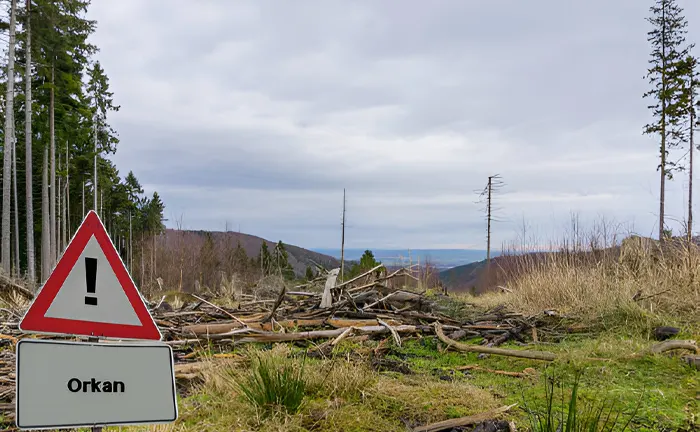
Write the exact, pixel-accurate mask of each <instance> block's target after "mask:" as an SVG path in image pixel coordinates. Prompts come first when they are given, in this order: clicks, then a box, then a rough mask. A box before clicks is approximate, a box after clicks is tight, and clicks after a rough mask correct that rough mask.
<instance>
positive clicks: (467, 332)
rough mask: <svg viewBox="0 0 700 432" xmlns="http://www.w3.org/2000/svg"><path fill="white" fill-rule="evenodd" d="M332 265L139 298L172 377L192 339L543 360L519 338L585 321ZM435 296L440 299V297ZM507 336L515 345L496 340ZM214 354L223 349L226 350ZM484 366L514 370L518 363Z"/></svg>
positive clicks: (12, 331)
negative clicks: (470, 305) (428, 339)
mask: <svg viewBox="0 0 700 432" xmlns="http://www.w3.org/2000/svg"><path fill="white" fill-rule="evenodd" d="M338 272H339V271H338V269H334V270H331V271H330V272H324V273H323V274H321V275H320V276H319V277H318V278H317V279H315V280H313V281H310V282H308V283H306V284H304V285H299V286H295V287H289V289H288V287H287V286H285V285H284V283H281V285H282V286H281V287H280V288H279V291H278V292H277V293H276V294H274V292H273V294H272V296H271V298H246V296H245V295H243V294H241V295H240V296H239V297H240V298H238V299H236V300H238V301H237V302H233V305H232V306H228V307H224V306H221V305H219V304H215V303H216V302H215V301H214V300H213V299H207V298H206V295H204V294H199V295H198V294H196V293H194V294H186V295H184V297H186V298H188V300H187V301H184V302H183V301H180V302H179V303H180V304H179V305H175V302H173V304H170V303H168V302H166V301H165V297H163V298H161V299H160V300H159V301H156V302H153V303H150V302H146V304H147V306H148V308H149V310H150V312H151V314H152V316H153V318H154V320H155V322H156V324H157V325H158V326H159V328H160V331H161V333H162V334H163V341H164V343H166V344H168V345H170V346H172V347H173V352H174V360H175V363H176V366H175V368H176V378H178V380H179V381H180V380H190V379H193V378H196V377H197V373H198V370H199V369H200V366H202V365H203V363H202V362H199V361H198V359H197V357H198V356H199V351H201V347H202V346H207V347H209V348H211V347H212V346H218V347H219V348H221V351H230V348H231V347H233V346H237V345H242V344H248V343H279V342H289V343H305V342H307V341H320V344H318V343H315V344H314V347H313V350H314V351H315V352H320V353H324V352H328V351H332V350H333V347H335V346H336V345H338V344H339V343H340V342H341V341H343V340H350V339H352V340H356V341H364V340H367V339H370V338H380V339H382V340H384V341H388V340H393V341H394V342H395V344H396V345H398V346H401V345H402V343H403V342H404V341H405V340H406V339H407V338H412V337H425V336H426V335H430V336H436V337H437V338H438V339H439V341H440V342H441V343H442V344H443V345H444V346H446V347H447V348H452V349H456V350H459V351H463V352H477V353H480V355H482V356H483V355H503V356H511V357H519V358H527V359H533V360H541V361H553V360H555V359H556V358H557V355H556V354H555V353H552V352H548V351H537V350H532V349H528V348H529V347H530V346H531V345H534V344H540V343H541V342H545V341H546V342H551V341H556V340H557V338H558V337H561V336H563V335H566V334H569V333H571V332H581V331H582V330H583V331H585V328H581V327H577V326H575V325H571V324H570V322H569V321H568V320H566V317H562V316H559V315H558V314H557V313H556V312H553V311H545V312H543V313H541V314H539V315H536V316H524V315H522V314H519V313H512V312H510V311H508V310H506V308H505V307H503V306H500V307H496V308H494V309H492V310H488V311H478V310H477V308H474V309H473V310H472V311H471V312H470V313H462V314H459V315H456V314H455V313H454V311H453V310H452V312H450V311H451V309H450V308H449V307H445V306H443V305H442V304H441V300H445V299H446V296H445V295H444V294H434V295H431V296H427V295H426V293H425V292H416V290H411V289H407V288H406V287H405V286H404V284H403V283H400V282H399V283H396V282H397V281H401V280H404V281H405V280H406V279H407V278H408V279H411V278H412V279H416V278H415V277H414V276H413V275H412V274H411V271H410V268H401V269H398V270H396V271H393V272H391V273H389V272H388V270H387V269H386V268H385V267H384V266H383V265H379V266H377V267H375V268H373V269H370V270H369V271H367V272H365V273H363V274H361V275H359V276H357V277H354V278H352V279H350V280H347V281H344V282H342V283H338ZM402 278H403V279H402ZM13 285H17V284H16V283H14V282H13V283H12V284H10V283H7V282H6V283H5V284H4V290H8V289H10V290H11V289H12V288H13ZM17 286H19V285H17ZM20 288H22V287H20ZM28 293H29V294H28ZM28 296H31V292H30V291H27V290H21V292H20V294H19V296H18V295H12V296H9V297H8V296H3V297H4V299H5V300H7V298H10V297H11V298H14V299H17V298H18V297H20V298H27V297H28ZM182 297H183V296H180V297H179V298H182ZM229 300H230V299H229ZM244 300H245V301H244ZM442 303H446V304H450V302H449V300H447V301H444V302H442ZM451 304H452V305H454V304H455V303H454V302H452V303H451ZM27 306H28V303H27V302H25V304H19V303H17V304H15V306H13V307H9V308H6V309H0V347H3V346H4V347H5V349H2V350H1V351H0V413H1V414H4V416H5V418H6V419H11V418H12V417H13V415H14V394H15V391H14V380H15V375H14V358H15V354H14V349H13V348H14V345H16V343H17V341H18V340H19V339H21V338H22V337H27V335H25V334H22V333H21V332H20V331H19V329H18V323H19V320H20V319H21V316H22V315H23V313H24V310H26V307H27ZM33 337H36V336H33ZM54 338H55V337H54ZM472 338H480V339H481V343H480V344H467V343H463V342H459V340H460V339H472ZM66 339H68V338H66ZM508 341H510V342H514V343H515V344H517V345H521V347H522V348H524V349H504V348H500V347H499V345H501V344H503V343H505V342H508ZM380 345H382V344H381V343H380ZM6 348H10V349H6ZM671 349H687V350H691V351H694V352H695V354H696V355H697V354H700V350H699V349H698V347H697V345H696V344H695V342H694V341H677V340H673V341H666V342H662V343H661V344H659V345H655V346H652V348H651V349H650V350H649V351H650V352H652V353H658V352H663V351H667V350H671ZM644 354H646V353H640V354H639V355H644ZM217 356H220V357H226V356H227V354H225V353H224V354H221V355H215V357H217ZM600 360H605V359H600ZM467 367H468V368H478V366H465V368H467ZM490 372H496V373H505V374H510V375H512V376H521V375H523V373H520V372H506V371H490ZM186 387H187V386H183V388H186Z"/></svg>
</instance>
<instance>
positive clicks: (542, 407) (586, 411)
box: [109, 239, 700, 432]
mask: <svg viewBox="0 0 700 432" xmlns="http://www.w3.org/2000/svg"><path fill="white" fill-rule="evenodd" d="M513 259H514V260H515V263H516V265H515V268H517V271H513V272H512V274H511V275H510V277H509V278H506V279H507V282H506V283H505V287H506V288H507V289H508V290H509V291H508V292H503V293H489V294H485V295H481V296H478V297H472V296H454V295H451V296H450V297H449V298H445V297H441V296H439V295H434V298H435V299H436V300H437V303H438V304H439V305H440V306H441V307H442V308H443V309H444V311H445V312H446V313H447V314H449V315H450V316H452V317H456V318H460V319H469V318H470V317H473V316H477V315H478V314H479V313H483V312H484V311H485V310H487V309H490V308H493V307H495V306H497V305H501V304H505V305H506V306H508V308H509V309H510V310H512V311H519V312H523V313H525V314H541V312H542V311H544V310H555V311H557V312H558V315H560V316H561V315H565V316H567V319H566V320H564V321H563V322H562V325H567V326H568V325H570V324H577V325H582V326H583V327H585V328H586V332H587V333H586V334H568V333H566V332H564V331H560V332H559V333H560V334H553V333H552V332H542V333H541V334H540V343H538V344H532V345H531V346H530V347H529V348H531V349H539V350H547V351H551V352H554V353H555V354H557V360H556V361H554V362H551V363H545V362H539V361H534V360H527V359H519V358H509V357H499V356H493V355H491V356H481V357H480V356H478V355H477V354H476V353H459V352H453V351H445V350H444V346H442V345H441V344H440V343H439V342H438V341H437V340H436V339H435V338H434V337H416V338H408V337H405V338H403V343H402V346H401V347H398V346H396V345H395V344H394V343H393V342H392V341H391V339H390V338H389V340H388V343H386V344H385V346H388V347H389V350H388V353H387V354H386V359H387V360H390V361H392V362H395V363H397V364H401V365H403V366H404V367H407V368H408V369H409V370H410V371H411V373H410V374H403V373H399V372H392V371H382V372H378V371H377V370H375V369H373V368H372V367H371V362H370V356H369V354H368V353H370V352H371V351H372V349H373V348H374V347H376V345H377V342H376V341H375V342H372V341H370V342H367V343H365V344H357V343H354V342H350V341H344V342H342V343H341V344H340V345H339V346H337V347H336V348H335V351H334V353H335V355H334V356H332V357H331V358H328V359H325V358H324V359H316V358H306V359H304V358H303V357H300V353H301V352H302V351H303V349H301V348H299V347H292V345H282V344H276V345H273V346H272V348H271V349H270V348H269V347H270V346H269V345H265V346H261V347H258V348H256V347H249V348H243V349H237V350H236V354H237V359H239V360H237V361H232V362H220V361H212V362H211V363H210V370H209V371H208V372H207V373H206V374H205V375H204V382H203V383H201V384H200V385H199V386H197V387H196V388H194V389H193V391H192V395H191V396H188V397H186V398H182V399H181V400H180V413H181V416H180V419H179V420H178V421H177V422H176V423H175V424H172V425H165V426H152V427H141V428H128V429H127V428H122V430H150V431H173V432H174V431H183V432H185V431H186V432H189V431H220V430H232V431H234V430H235V431H314V432H316V431H319V432H323V431H338V430H343V431H405V430H407V428H410V427H414V426H416V425H421V424H426V423H431V422H435V421H441V420H446V419H449V418H456V417H461V416H465V415H471V414H475V413H478V412H483V411H486V410H488V409H490V408H495V407H498V406H502V405H510V404H516V403H517V404H518V405H517V407H515V408H513V409H512V410H511V411H509V412H508V413H507V414H505V415H504V418H505V419H507V420H512V421H514V422H515V423H516V425H517V426H518V430H527V429H528V428H529V429H530V430H533V431H536V432H550V431H553V430H557V426H558V425H557V422H559V423H561V424H562V428H561V430H562V432H566V431H583V430H610V428H609V426H611V425H613V420H615V422H614V424H615V426H616V428H614V430H622V428H623V426H625V424H626V423H627V422H628V420H629V424H628V425H627V428H626V430H635V431H642V432H651V431H655V432H657V431H663V432H671V431H674V432H690V431H693V430H698V429H700V390H699V389H700V374H699V373H698V371H697V370H696V369H693V368H692V367H691V366H690V365H687V364H685V363H683V362H681V361H680V360H679V359H678V358H677V356H675V355H671V354H662V355H654V356H643V357H639V358H630V356H631V354H634V353H639V352H642V351H644V350H645V349H647V348H648V347H649V346H650V345H651V344H653V343H654V342H655V341H654V340H652V338H651V334H652V329H653V328H654V327H655V326H657V325H661V324H663V325H674V326H677V327H679V328H680V329H681V332H680V334H679V335H678V338H683V339H696V340H697V339H699V338H700V251H698V249H697V248H696V247H694V246H692V247H687V246H685V245H682V244H680V245H679V244H677V243H676V244H674V245H672V247H667V248H664V249H661V248H659V247H658V246H657V245H656V244H655V243H654V242H643V241H638V239H632V240H631V241H627V242H625V243H624V244H623V246H622V247H621V248H620V249H617V250H600V249H596V248H595V247H591V248H589V249H588V250H583V249H582V248H581V247H580V245H577V246H576V247H573V248H570V249H565V250H563V252H562V253H559V254H541V255H539V256H538V257H536V258H533V257H532V256H522V257H513ZM506 270H507V271H512V269H510V270H508V269H503V270H502V271H506ZM545 318H547V317H543V319H545ZM547 319H553V320H558V319H560V318H547ZM463 342H465V343H479V342H480V340H479V339H478V338H477V339H473V340H470V341H463ZM552 342H556V343H552ZM503 348H521V347H518V346H516V345H513V344H510V343H506V344H504V345H503ZM240 359H243V360H240ZM259 359H262V361H259ZM466 365H478V366H480V367H481V368H482V369H470V370H464V368H462V366H466ZM302 366H303V369H302ZM404 369H405V368H404ZM486 369H490V370H499V371H511V372H523V371H526V370H527V371H528V374H527V375H526V376H524V377H520V378H515V377H511V376H504V375H500V374H496V373H493V372H490V371H488V370H486ZM548 382H549V383H550V384H547V383H548ZM555 383H557V385H556V386H555V385H554V384H555ZM549 412H551V413H553V415H552V417H551V418H550V416H548V415H547V413H549ZM570 413H571V416H570ZM574 413H575V414H576V417H573V415H574ZM554 414H556V415H554ZM617 414H620V415H619V417H616V415H617ZM574 419H575V420H576V422H575V424H574ZM550 420H551V421H550ZM567 421H568V425H569V426H566V425H567ZM606 422H607V423H606ZM591 425H593V426H591ZM109 430H116V429H114V428H109Z"/></svg>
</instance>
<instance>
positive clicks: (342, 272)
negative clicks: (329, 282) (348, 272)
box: [340, 188, 345, 281]
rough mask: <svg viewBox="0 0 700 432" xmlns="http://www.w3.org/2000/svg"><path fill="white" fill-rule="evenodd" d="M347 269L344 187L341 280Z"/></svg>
mask: <svg viewBox="0 0 700 432" xmlns="http://www.w3.org/2000/svg"><path fill="white" fill-rule="evenodd" d="M344 271H345V188H343V226H342V233H341V235H340V280H341V281H343V276H344Z"/></svg>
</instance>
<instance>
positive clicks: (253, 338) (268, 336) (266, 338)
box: [234, 325, 428, 344]
mask: <svg viewBox="0 0 700 432" xmlns="http://www.w3.org/2000/svg"><path fill="white" fill-rule="evenodd" d="M353 329H354V332H355V333H357V334H360V335H363V334H365V335H373V334H382V333H391V330H390V329H389V328H387V327H385V326H382V325H378V326H365V327H353ZM427 329H428V328H426V327H422V326H413V325H400V326H396V327H394V331H396V332H397V333H416V332H419V331H423V330H427ZM345 331H347V328H339V329H333V330H315V331H308V332H295V333H252V334H249V335H246V336H245V337H243V338H241V339H237V340H235V341H234V344H243V343H250V342H291V341H301V340H313V339H330V338H336V337H338V336H340V335H341V334H343V333H344V332H345Z"/></svg>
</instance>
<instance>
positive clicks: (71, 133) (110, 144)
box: [0, 0, 165, 280]
mask: <svg viewBox="0 0 700 432" xmlns="http://www.w3.org/2000/svg"><path fill="white" fill-rule="evenodd" d="M15 1H16V0H15ZM26 1H27V2H26V6H25V7H18V8H16V15H17V16H16V21H17V22H19V23H23V24H24V25H23V26H22V27H21V28H18V29H17V30H18V31H17V32H16V39H17V41H18V42H19V44H18V45H17V47H16V52H15V54H14V55H11V56H10V58H8V62H7V63H6V64H5V65H3V72H5V74H4V75H6V73H7V69H8V67H9V61H10V60H14V59H15V58H16V64H17V65H18V67H19V68H23V70H22V72H23V79H24V84H25V85H24V86H20V87H19V88H15V89H14V91H13V92H11V93H12V94H13V95H15V96H16V97H15V100H14V101H13V103H12V105H13V106H12V107H11V108H10V109H8V104H7V102H8V101H7V100H5V101H4V102H5V103H3V104H2V107H0V112H2V117H3V118H2V119H1V120H2V121H3V122H6V123H8V124H10V126H11V127H10V128H8V127H5V128H3V130H2V131H0V135H2V137H0V139H2V140H3V141H7V142H10V143H14V142H15V140H14V137H15V135H16V141H17V142H21V140H24V141H25V144H26V145H25V146H19V147H15V148H14V150H15V151H16V154H13V152H12V151H6V150H12V146H11V145H10V146H8V145H7V144H6V145H5V146H4V148H3V160H8V161H9V162H10V163H9V171H10V173H9V174H8V175H5V176H4V180H8V183H9V186H10V194H9V198H8V199H7V200H4V201H3V203H2V204H3V211H7V210H9V211H10V213H9V214H10V215H11V212H12V208H15V209H16V213H15V214H16V215H17V216H19V218H18V219H17V218H16V219H15V220H18V222H15V223H14V225H15V230H14V232H15V233H16V232H17V229H18V228H19V229H20V232H21V233H22V235H16V237H15V239H16V240H17V239H18V240H19V241H20V250H21V252H20V253H19V254H18V253H17V252H16V243H15V249H14V251H13V248H12V247H10V248H9V252H7V254H6V257H7V260H4V261H2V267H3V270H4V266H5V265H6V264H8V265H11V263H12V262H13V261H15V262H16V260H17V258H19V260H20V266H19V267H20V268H22V270H23V271H25V272H26V273H27V274H28V276H29V277H30V279H31V278H32V273H34V277H35V278H36V277H37V274H36V272H37V270H38V269H39V268H40V269H41V279H44V280H45V278H46V277H48V274H49V273H50V271H51V268H52V267H53V264H54V262H55V259H56V256H55V254H56V253H57V252H58V251H57V248H58V247H59V246H61V245H62V244H63V243H65V240H66V239H68V238H70V237H71V236H72V234H73V229H75V227H77V225H78V224H79V222H80V221H81V220H82V218H83V216H84V212H82V211H81V210H82V206H81V200H80V199H77V200H70V199H69V195H74V196H76V195H75V194H77V195H80V194H81V192H82V189H83V185H84V184H85V181H86V180H87V179H90V178H92V174H93V170H92V168H93V161H97V165H99V176H100V177H99V185H100V191H102V193H103V196H104V198H103V201H104V212H103V215H102V218H103V221H104V222H105V223H106V224H107V226H108V227H109V230H110V233H111V234H112V236H113V238H114V239H115V242H116V243H117V245H116V246H117V248H118V249H119V250H120V251H122V252H123V248H124V242H123V241H122V239H124V238H125V236H126V235H127V233H131V237H130V238H132V237H133V238H141V237H142V234H143V233H148V235H147V236H144V237H146V238H147V239H148V240H147V241H152V240H154V239H155V235H157V234H159V233H161V232H162V230H163V229H164V221H165V219H164V218H163V211H164V204H163V202H162V201H161V199H160V196H159V195H158V194H157V193H156V192H154V191H149V194H148V195H146V194H145V193H144V190H143V188H142V187H141V185H140V184H139V182H138V180H136V177H135V176H134V175H133V173H130V175H127V176H126V178H124V179H123V180H122V179H121V178H120V177H119V171H118V170H117V168H116V166H115V165H114V164H113V163H112V162H111V161H110V160H109V159H108V155H109V154H113V153H115V152H116V148H117V144H118V138H117V134H116V132H115V131H114V130H113V128H112V127H111V126H110V124H109V115H108V114H109V113H111V112H113V111H115V110H116V109H118V107H116V106H115V105H114V104H113V102H112V92H111V91H110V90H109V86H108V82H109V80H108V78H107V74H106V72H105V71H104V69H103V68H102V67H101V66H99V63H98V62H97V61H96V59H95V58H94V54H95V53H96V52H97V47H95V46H93V45H92V44H90V43H88V38H89V36H90V35H91V34H92V33H93V32H94V30H95V28H96V25H97V23H96V22H94V21H90V20H87V19H86V18H85V14H86V11H87V8H88V6H89V5H90V2H89V1H87V0H26ZM13 5H14V2H13ZM9 29H10V25H9V23H5V24H4V30H5V31H8V30H9ZM13 47H14V43H13V44H11V46H10V48H13ZM5 66H7V67H5ZM13 67H14V63H13ZM86 74H87V75H89V76H88V78H89V79H88V80H85V79H84V78H85V75H86ZM12 75H13V76H14V74H12ZM10 81H12V82H10ZM85 81H91V82H89V83H88V84H85ZM13 84H14V80H8V79H6V77H3V79H0V91H1V92H2V93H3V94H5V90H6V89H7V87H9V86H10V85H13ZM22 87H23V88H22ZM96 94H97V96H98V97H97V100H98V103H97V104H96V103H95V102H94V101H95V95H96ZM115 108H116V109H115ZM95 112H100V113H101V116H100V124H99V133H100V134H101V135H100V143H101V146H100V148H99V152H100V154H99V155H97V154H96V152H95V149H94V145H93V142H94V141H93V139H92V138H93V136H94V135H93V133H92V131H93V126H96V124H95V122H94V116H93V114H94V113H95ZM15 118H17V119H18V121H14V119H15ZM21 119H23V120H24V122H25V123H24V125H23V126H24V127H21V126H22V125H21V121H22V120H21ZM15 123H17V130H16V131H14V130H13V129H12V128H13V127H14V125H15ZM52 126H53V127H52ZM52 132H53V133H52ZM52 144H53V148H52ZM52 150H53V151H52ZM59 153H60V155H61V159H62V160H63V155H65V163H64V162H61V169H60V170H56V168H57V165H58V164H56V159H57V156H58V154H59ZM37 154H38V155H39V159H38V162H37V163H33V158H32V156H33V155H37ZM69 156H70V158H69ZM14 158H16V159H17V162H16V166H17V168H18V171H16V170H13V169H12V164H13V163H12V161H13V159H14ZM20 167H24V168H25V176H22V177H24V180H22V179H21V177H20V176H19V175H20V173H21V168H20ZM52 168H53V169H52ZM4 169H5V166H3V170H4ZM15 175H16V176H17V181H16V187H17V188H18V189H19V188H21V187H24V188H26V194H22V195H23V196H19V195H17V194H15V195H14V196H13V195H12V192H11V190H12V186H13V185H12V179H13V177H14V176H15ZM52 177H53V178H54V179H55V180H54V181H52ZM59 179H60V181H61V189H60V190H58V188H56V187H54V188H52V189H49V185H50V184H52V183H53V184H54V185H56V186H58V184H57V183H58V180H59ZM23 181H24V183H22V182H23ZM87 184H88V185H89V182H88V183H87ZM4 186H5V185H3V187H4ZM4 194H5V193H4V191H3V195H4ZM52 195H53V197H52ZM33 197H41V198H40V199H41V206H38V207H40V211H37V212H35V210H34V203H35V202H36V201H34V198H33ZM3 198H4V196H3ZM12 198H16V199H17V204H16V205H15V204H14V202H13V201H12ZM59 200H60V201H59ZM36 203H37V204H38V202H36ZM6 204H7V205H6ZM52 206H53V211H52ZM59 208H60V213H61V215H59ZM3 217H5V215H4V214H3ZM59 220H60V221H61V226H60V227H59ZM130 220H131V222H132V223H131V224H130V223H129V221H130ZM12 225H13V223H12V220H10V223H7V224H3V227H2V230H5V229H6V230H7V231H8V232H11V228H12ZM130 228H131V230H130ZM2 234H3V232H0V237H2ZM59 236H60V237H59ZM59 239H61V240H63V243H60V242H59ZM1 240H2V241H0V260H2V259H3V256H2V250H1V249H2V245H3V243H2V242H4V241H7V243H8V244H11V234H10V235H8V236H5V237H3V238H2V239H1ZM37 240H40V241H39V242H37ZM52 246H53V250H54V251H55V252H53V254H52ZM139 246H140V245H138V244H137V245H136V247H135V249H137V250H143V248H142V247H139ZM129 249H131V248H129ZM128 252H129V254H130V255H132V254H133V251H131V250H129V251H128ZM36 258H41V265H40V266H39V263H38V262H37V261H36ZM135 261H136V262H138V261H139V257H137V260H135ZM151 261H152V262H153V263H155V258H154V257H151ZM15 266H16V265H15ZM135 270H136V271H134V273H135V274H138V273H139V270H141V269H135ZM141 273H142V272H141ZM142 274H143V273H142Z"/></svg>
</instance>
